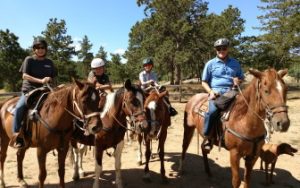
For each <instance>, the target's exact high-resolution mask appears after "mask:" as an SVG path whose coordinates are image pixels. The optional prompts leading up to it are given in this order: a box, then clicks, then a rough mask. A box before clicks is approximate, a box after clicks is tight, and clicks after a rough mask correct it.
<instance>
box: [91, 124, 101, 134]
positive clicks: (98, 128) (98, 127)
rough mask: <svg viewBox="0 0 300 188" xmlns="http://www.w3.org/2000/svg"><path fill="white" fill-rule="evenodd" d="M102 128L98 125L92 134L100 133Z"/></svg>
mask: <svg viewBox="0 0 300 188" xmlns="http://www.w3.org/2000/svg"><path fill="white" fill-rule="evenodd" d="M100 128H101V127H100V126H99V125H96V126H94V127H93V128H92V132H93V133H97V132H99V131H100Z"/></svg>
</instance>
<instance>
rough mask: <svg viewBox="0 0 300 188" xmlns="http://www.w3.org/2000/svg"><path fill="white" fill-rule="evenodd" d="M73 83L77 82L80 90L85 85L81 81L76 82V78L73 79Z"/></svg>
mask: <svg viewBox="0 0 300 188" xmlns="http://www.w3.org/2000/svg"><path fill="white" fill-rule="evenodd" d="M72 79H73V81H75V83H76V85H77V87H79V89H80V90H81V89H82V88H83V87H84V84H83V83H82V82H80V81H79V80H76V79H74V78H72Z"/></svg>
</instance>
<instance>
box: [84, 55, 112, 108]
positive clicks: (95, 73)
mask: <svg viewBox="0 0 300 188" xmlns="http://www.w3.org/2000/svg"><path fill="white" fill-rule="evenodd" d="M91 69H92V70H91V71H90V72H89V75H88V81H89V82H92V83H94V84H95V87H96V89H97V90H99V94H100V98H101V99H100V104H99V108H100V109H102V108H103V106H104V103H105V101H106V100H105V99H106V95H107V93H106V91H110V92H113V88H112V85H111V83H110V80H109V77H108V75H107V74H105V62H104V60H103V59H101V58H94V59H93V60H92V62H91Z"/></svg>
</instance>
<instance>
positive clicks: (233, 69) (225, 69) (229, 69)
mask: <svg viewBox="0 0 300 188" xmlns="http://www.w3.org/2000/svg"><path fill="white" fill-rule="evenodd" d="M233 77H238V78H239V79H242V80H243V79H244V73H243V70H242V68H241V65H240V63H239V62H238V61H237V60H236V59H233V58H228V59H227V60H226V62H224V61H223V60H221V59H219V58H218V57H215V58H213V59H211V60H209V61H208V62H207V63H206V64H205V66H204V69H203V74H202V80H203V81H205V82H207V83H208V85H209V86H210V88H211V89H212V90H213V91H214V92H217V93H220V94H224V93H225V92H227V91H228V90H230V89H231V88H232V86H233Z"/></svg>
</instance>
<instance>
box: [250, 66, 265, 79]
mask: <svg viewBox="0 0 300 188" xmlns="http://www.w3.org/2000/svg"><path fill="white" fill-rule="evenodd" d="M249 73H250V74H252V75H253V76H255V77H256V78H258V79H260V78H261V77H262V72H260V71H259V70H256V69H252V68H250V69H249Z"/></svg>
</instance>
